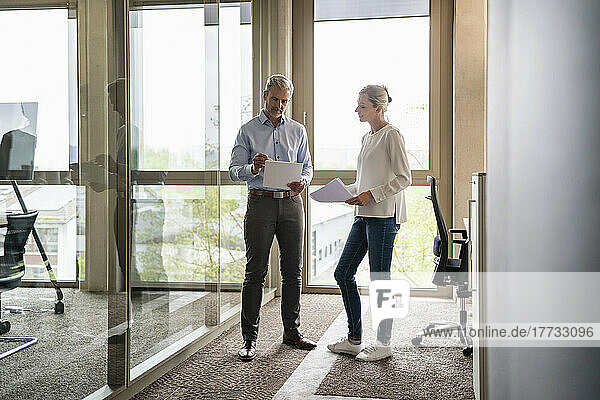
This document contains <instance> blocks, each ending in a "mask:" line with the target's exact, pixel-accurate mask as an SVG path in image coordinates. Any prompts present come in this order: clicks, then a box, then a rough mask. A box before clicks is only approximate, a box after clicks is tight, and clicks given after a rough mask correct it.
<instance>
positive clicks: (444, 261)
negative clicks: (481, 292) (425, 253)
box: [411, 176, 473, 356]
mask: <svg viewBox="0 0 600 400" xmlns="http://www.w3.org/2000/svg"><path fill="white" fill-rule="evenodd" d="M427 182H428V183H429V186H430V189H431V195H430V196H427V199H428V200H431V203H432V204H433V212H434V214H435V220H436V224H437V230H438V235H437V236H436V237H435V238H434V239H433V255H434V257H433V263H434V265H435V268H434V271H433V277H432V279H431V281H432V282H433V283H434V284H435V285H437V286H453V287H456V288H457V290H456V295H457V297H458V299H459V303H460V312H459V322H458V323H457V322H431V323H429V325H427V326H426V327H425V329H423V332H422V333H420V334H418V335H416V336H415V337H414V338H413V339H412V340H411V342H412V344H413V345H414V346H420V345H421V342H422V340H423V337H432V338H435V337H450V335H451V334H452V333H454V332H457V333H458V337H459V338H460V342H461V343H462V345H464V346H466V347H465V348H463V355H465V356H470V355H471V354H473V339H472V338H471V337H470V336H469V332H468V330H467V322H468V317H467V299H468V298H470V297H471V291H470V290H469V285H468V278H467V273H468V268H467V265H468V256H469V255H468V246H469V239H468V236H467V231H466V229H450V230H446V224H445V223H444V218H443V216H442V212H441V210H440V206H439V203H438V200H437V188H436V185H435V178H434V177H432V176H428V177H427ZM448 233H450V234H451V235H453V234H460V235H461V237H460V238H458V239H452V244H458V245H460V252H459V257H458V258H448V248H449V246H450V243H449V238H448Z"/></svg>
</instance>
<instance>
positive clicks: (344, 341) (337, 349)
mask: <svg viewBox="0 0 600 400" xmlns="http://www.w3.org/2000/svg"><path fill="white" fill-rule="evenodd" d="M363 347H364V345H363V344H352V343H350V342H349V341H348V338H345V337H343V338H341V339H340V340H338V341H337V342H335V343H330V344H328V345H327V348H328V349H329V351H331V352H333V353H345V354H351V355H353V356H355V355H357V354H358V353H360V351H361V350H362V349H363Z"/></svg>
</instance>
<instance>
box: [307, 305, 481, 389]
mask: <svg viewBox="0 0 600 400" xmlns="http://www.w3.org/2000/svg"><path fill="white" fill-rule="evenodd" d="M363 304H364V302H363ZM456 320H458V306H457V305H456V304H455V303H453V302H450V301H443V300H425V299H411V304H410V310H409V314H408V316H407V317H405V318H404V319H401V320H396V321H394V328H393V331H392V346H393V356H392V358H389V359H385V360H381V361H378V362H372V363H366V362H359V361H356V360H355V359H354V358H352V357H350V356H345V355H339V356H338V357H337V360H336V361H335V363H334V365H333V366H332V367H331V369H330V371H329V373H328V374H327V376H326V377H325V379H323V381H322V382H321V384H320V386H319V388H318V390H317V393H316V394H318V395H335V396H354V397H364V398H369V397H374V398H383V399H402V400H419V399H428V400H436V399H444V400H446V399H460V400H468V399H474V398H475V395H474V392H473V358H472V357H464V356H463V354H462V347H460V341H459V339H458V338H457V337H452V338H426V339H423V343H422V344H423V347H421V348H414V347H413V346H412V344H411V342H410V339H411V338H412V337H413V336H414V335H415V334H416V333H418V332H419V331H421V330H422V329H423V328H424V327H425V326H426V325H427V324H428V323H429V322H430V321H456ZM370 326H371V316H370V312H368V311H367V312H366V315H365V317H364V321H363V329H364V340H365V341H366V343H367V344H368V343H369V342H373V341H374V340H375V334H374V332H373V330H372V329H370ZM455 346H457V347H455Z"/></svg>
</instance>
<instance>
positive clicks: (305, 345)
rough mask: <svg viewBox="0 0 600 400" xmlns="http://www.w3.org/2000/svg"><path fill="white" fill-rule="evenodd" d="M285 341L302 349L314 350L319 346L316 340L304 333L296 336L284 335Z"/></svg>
mask: <svg viewBox="0 0 600 400" xmlns="http://www.w3.org/2000/svg"><path fill="white" fill-rule="evenodd" d="M283 343H284V344H288V345H290V346H292V347H295V348H297V349H301V350H312V349H314V348H315V347H317V344H316V343H315V342H313V341H312V340H310V339H307V338H305V337H304V336H302V334H298V335H296V336H286V335H283Z"/></svg>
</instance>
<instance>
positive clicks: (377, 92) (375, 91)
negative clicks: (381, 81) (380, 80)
mask: <svg viewBox="0 0 600 400" xmlns="http://www.w3.org/2000/svg"><path fill="white" fill-rule="evenodd" d="M361 94H364V95H365V96H366V97H367V99H368V100H369V102H370V103H371V104H373V107H377V106H382V107H381V108H382V110H383V112H384V113H385V112H386V111H387V106H388V104H389V103H391V102H392V98H391V97H390V94H389V93H388V90H387V87H385V85H367V86H365V87H364V88H362V89H361V90H360V92H358V95H359V96H360V95H361Z"/></svg>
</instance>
